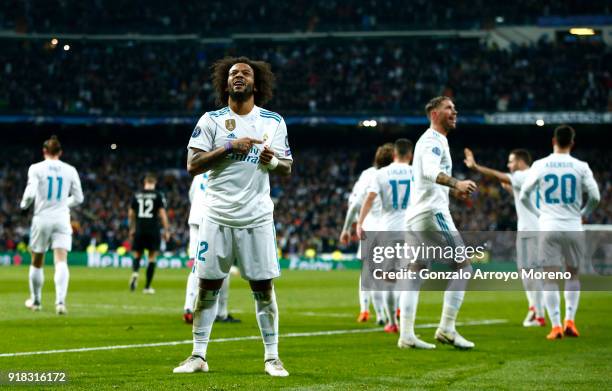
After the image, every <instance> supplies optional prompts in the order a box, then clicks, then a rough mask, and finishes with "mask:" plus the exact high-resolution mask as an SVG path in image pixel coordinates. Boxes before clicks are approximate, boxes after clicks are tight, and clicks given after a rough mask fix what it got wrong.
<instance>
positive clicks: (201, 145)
mask: <svg viewBox="0 0 612 391" xmlns="http://www.w3.org/2000/svg"><path fill="white" fill-rule="evenodd" d="M216 128H217V124H216V123H215V122H214V121H213V120H212V118H210V116H209V115H208V113H206V114H204V115H203V116H202V117H201V118H200V120H199V121H198V123H197V124H196V126H195V128H194V129H193V132H192V133H191V138H190V139H189V144H188V145H187V148H197V149H201V150H203V151H205V152H210V151H212V150H213V149H215V148H217V147H218V146H217V145H215V133H216Z"/></svg>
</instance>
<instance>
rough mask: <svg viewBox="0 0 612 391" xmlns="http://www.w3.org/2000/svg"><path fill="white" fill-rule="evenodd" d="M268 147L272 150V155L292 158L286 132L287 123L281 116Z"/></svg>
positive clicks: (286, 158)
mask: <svg viewBox="0 0 612 391" xmlns="http://www.w3.org/2000/svg"><path fill="white" fill-rule="evenodd" d="M270 148H272V150H273V151H274V156H276V157H277V158H278V159H285V160H293V157H292V155H291V147H290V146H289V135H288V134H287V124H285V120H284V119H282V118H281V121H280V122H279V124H278V127H277V128H276V132H275V133H274V138H273V139H272V142H271V143H270Z"/></svg>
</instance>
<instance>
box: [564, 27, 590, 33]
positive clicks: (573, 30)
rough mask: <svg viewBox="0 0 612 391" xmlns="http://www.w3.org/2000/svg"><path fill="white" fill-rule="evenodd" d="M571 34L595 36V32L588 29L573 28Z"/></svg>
mask: <svg viewBox="0 0 612 391" xmlns="http://www.w3.org/2000/svg"><path fill="white" fill-rule="evenodd" d="M569 32H570V34H572V35H595V30H593V29H592V28H588V27H573V28H571V29H570V31H569Z"/></svg>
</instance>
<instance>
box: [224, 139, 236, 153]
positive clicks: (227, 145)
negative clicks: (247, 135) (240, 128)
mask: <svg viewBox="0 0 612 391" xmlns="http://www.w3.org/2000/svg"><path fill="white" fill-rule="evenodd" d="M223 148H225V152H232V150H233V149H234V146H233V145H232V142H231V141H228V142H226V143H225V145H224V146H223Z"/></svg>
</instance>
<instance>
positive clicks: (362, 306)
mask: <svg viewBox="0 0 612 391" xmlns="http://www.w3.org/2000/svg"><path fill="white" fill-rule="evenodd" d="M369 310H370V292H369V291H364V290H362V289H361V276H359V311H360V312H365V311H369Z"/></svg>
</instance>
